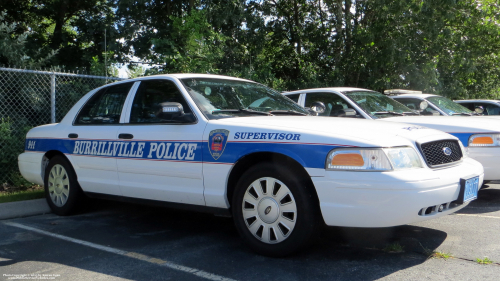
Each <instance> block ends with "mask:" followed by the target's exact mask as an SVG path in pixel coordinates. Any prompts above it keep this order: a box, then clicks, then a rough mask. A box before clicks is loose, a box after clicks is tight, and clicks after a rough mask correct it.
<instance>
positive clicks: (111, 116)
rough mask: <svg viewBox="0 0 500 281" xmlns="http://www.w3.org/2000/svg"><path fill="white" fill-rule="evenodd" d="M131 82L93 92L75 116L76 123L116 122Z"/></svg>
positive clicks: (118, 120)
mask: <svg viewBox="0 0 500 281" xmlns="http://www.w3.org/2000/svg"><path fill="white" fill-rule="evenodd" d="M132 85H133V83H122V84H118V85H115V86H110V87H106V88H104V89H101V90H100V91H98V92H97V93H95V94H94V95H93V96H92V97H91V98H90V99H89V101H88V102H87V103H86V104H85V105H84V106H83V108H82V110H81V111H80V113H78V116H77V117H76V120H75V124H76V125H99V124H102V125H106V124H118V123H119V122H120V115H121V114H122V109H123V103H125V99H126V98H127V95H128V92H129V91H130V88H131V87H132Z"/></svg>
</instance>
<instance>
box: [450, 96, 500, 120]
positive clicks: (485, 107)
mask: <svg viewBox="0 0 500 281" xmlns="http://www.w3.org/2000/svg"><path fill="white" fill-rule="evenodd" d="M455 102H456V103H458V104H460V105H461V106H464V107H466V108H468V109H469V110H472V111H475V110H476V109H477V108H479V109H480V110H482V111H483V114H484V115H485V116H488V117H494V116H495V117H499V115H500V100H456V101H455Z"/></svg>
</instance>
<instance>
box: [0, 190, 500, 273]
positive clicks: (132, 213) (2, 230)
mask: <svg viewBox="0 0 500 281" xmlns="http://www.w3.org/2000/svg"><path fill="white" fill-rule="evenodd" d="M92 202H93V204H92V207H89V209H88V210H87V211H86V212H84V213H82V214H79V215H75V216H71V217H59V216H56V215H53V214H49V215H42V216H34V217H28V218H21V219H14V220H8V221H7V220H4V221H0V280H13V279H17V280H25V279H31V280H33V279H37V280H40V279H44V280H47V279H49V280H126V279H127V280H180V279H182V280H257V279H258V280H347V279H348V280H374V279H383V280H425V279H428V280H450V279H458V280H499V279H500V184H490V187H489V188H486V189H483V190H481V191H480V192H479V198H478V199H477V200H476V201H474V202H473V203H471V204H470V205H469V206H468V207H467V208H465V209H463V210H461V211H460V212H459V213H457V214H454V215H449V216H445V217H442V218H439V219H435V220H430V221H426V222H422V223H418V224H413V225H405V226H400V227H393V228H383V229H372V228H369V229H355V228H339V227H332V228H328V229H326V230H325V231H324V232H323V234H322V235H321V237H319V238H318V241H315V243H314V245H313V246H312V247H311V248H310V249H308V250H307V251H305V252H303V253H300V254H297V255H295V256H292V257H288V258H284V259H273V258H267V257H262V256H258V255H256V254H254V253H253V252H251V251H249V249H248V248H247V247H246V246H245V245H243V243H242V241H241V240H240V238H239V237H238V234H237V232H236V229H235V228H234V226H233V222H232V219H231V218H224V217H215V216H212V215H208V214H200V213H193V212H185V211H178V210H172V209H162V208H153V207H145V206H139V205H131V204H123V203H115V202H109V201H92ZM395 211H397V210H395ZM432 252H441V253H444V254H448V255H450V256H451V257H450V258H448V259H444V258H438V257H434V258H432V257H429V256H430V255H431V254H432ZM485 257H487V258H488V259H489V260H491V261H493V263H491V264H487V265H484V264H479V263H478V262H477V261H476V259H477V258H479V259H484V258H485Z"/></svg>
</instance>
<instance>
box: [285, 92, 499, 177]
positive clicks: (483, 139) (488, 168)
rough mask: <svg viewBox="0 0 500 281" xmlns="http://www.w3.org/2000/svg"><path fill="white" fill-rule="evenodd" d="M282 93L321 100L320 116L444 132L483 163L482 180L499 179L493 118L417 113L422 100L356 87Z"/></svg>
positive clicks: (303, 100) (307, 102)
mask: <svg viewBox="0 0 500 281" xmlns="http://www.w3.org/2000/svg"><path fill="white" fill-rule="evenodd" d="M282 94H283V95H285V96H287V97H289V98H291V99H292V100H294V101H295V102H297V103H298V104H299V105H302V106H305V107H311V106H314V103H315V102H322V103H324V105H325V106H326V109H325V111H324V112H323V113H321V114H320V115H321V116H331V117H349V118H363V119H369V120H380V121H390V122H404V123H409V124H413V125H419V126H425V127H428V128H432V129H436V130H440V131H443V132H447V133H449V134H451V135H454V136H455V137H457V138H458V139H460V141H461V144H462V145H463V146H464V147H465V150H466V151H467V153H468V155H469V156H470V157H471V158H473V159H475V160H477V161H479V162H480V163H481V164H483V166H484V171H485V175H484V177H485V178H484V179H485V181H492V180H500V161H499V159H500V122H499V121H498V120H497V119H493V118H482V117H477V118H475V117H467V118H465V117H444V116H432V115H429V116H427V115H420V114H419V111H418V109H419V108H420V107H421V106H422V108H424V109H425V102H424V103H422V104H421V102H422V101H420V102H416V103H415V107H414V108H408V107H407V106H405V105H403V104H401V103H399V102H397V101H395V100H393V99H391V98H389V97H387V96H386V95H383V94H381V93H379V92H375V91H372V90H367V89H359V88H347V87H344V88H317V89H305V90H298V91H292V92H285V93H282ZM452 103H453V102H452ZM453 104H454V105H456V106H460V105H458V104H456V103H453ZM466 110H467V109H466ZM431 113H432V112H431Z"/></svg>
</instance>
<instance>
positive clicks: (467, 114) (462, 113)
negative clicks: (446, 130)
mask: <svg viewBox="0 0 500 281" xmlns="http://www.w3.org/2000/svg"><path fill="white" fill-rule="evenodd" d="M451 115H464V116H472V114H470V113H466V112H460V113H452V114H451Z"/></svg>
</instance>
